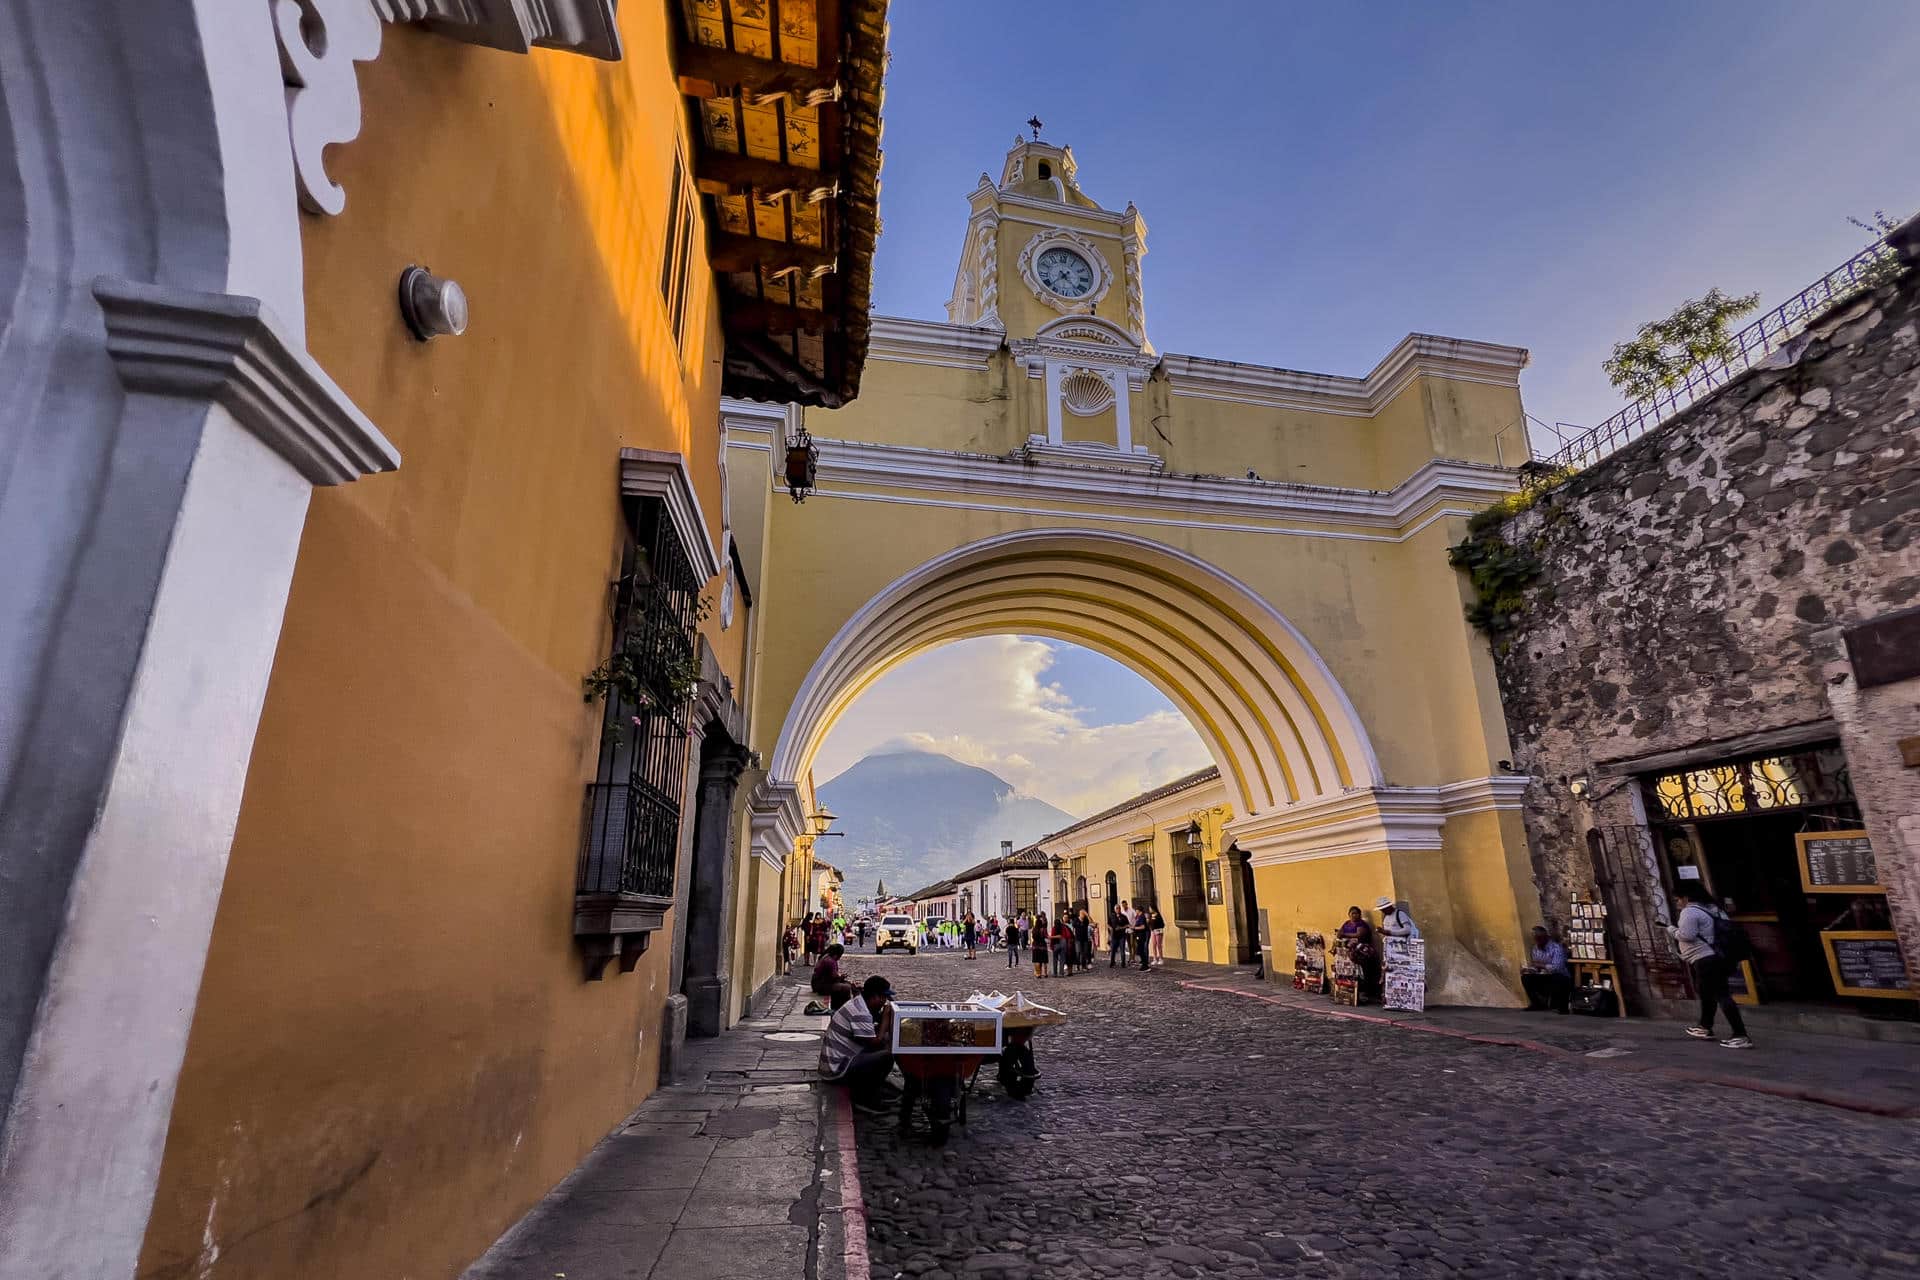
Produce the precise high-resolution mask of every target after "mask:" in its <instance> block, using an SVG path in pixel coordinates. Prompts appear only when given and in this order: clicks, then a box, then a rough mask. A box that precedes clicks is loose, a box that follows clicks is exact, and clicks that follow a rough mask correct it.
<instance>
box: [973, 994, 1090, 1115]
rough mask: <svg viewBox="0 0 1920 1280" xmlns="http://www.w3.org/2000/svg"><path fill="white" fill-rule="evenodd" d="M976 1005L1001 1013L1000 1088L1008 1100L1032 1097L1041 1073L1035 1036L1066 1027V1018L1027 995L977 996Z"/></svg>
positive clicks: (974, 995) (1064, 1015)
mask: <svg viewBox="0 0 1920 1280" xmlns="http://www.w3.org/2000/svg"><path fill="white" fill-rule="evenodd" d="M973 1003H974V1004H977V1005H980V1006H981V1007H982V1008H987V1009H998V1010H999V1011H1000V1026H1001V1030H1002V1033H1003V1039H1004V1040H1005V1046H1004V1047H1003V1048H1002V1049H1001V1050H1000V1071H999V1078H1000V1087H1001V1088H1003V1089H1005V1090H1006V1091H1007V1096H1008V1097H1009V1098H1014V1099H1024V1098H1026V1097H1027V1096H1029V1095H1030V1094H1032V1093H1033V1086H1034V1083H1035V1082H1036V1081H1037V1080H1039V1078H1040V1072H1039V1070H1038V1069H1037V1068H1036V1067H1035V1066H1034V1064H1033V1033H1034V1032H1035V1031H1038V1030H1039V1029H1040V1028H1041V1027H1057V1026H1061V1025H1063V1024H1064V1023H1065V1022H1066V1020H1067V1015H1066V1014H1064V1013H1062V1012H1060V1011H1059V1010H1058V1009H1049V1008H1048V1007H1047V1006H1045V1005H1043V1004H1038V1003H1036V1002H1035V1001H1033V1000H1030V999H1028V998H1027V995H1026V993H1025V992H1021V991H1016V992H1014V993H1013V994H1012V995H1010V996H1009V995H1002V994H1001V993H1000V992H998V991H994V992H991V993H987V994H982V993H980V992H977V991H976V992H975V993H974V994H973Z"/></svg>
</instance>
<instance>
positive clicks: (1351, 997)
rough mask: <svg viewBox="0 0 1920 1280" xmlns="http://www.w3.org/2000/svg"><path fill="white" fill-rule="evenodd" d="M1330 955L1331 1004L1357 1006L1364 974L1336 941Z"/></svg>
mask: <svg viewBox="0 0 1920 1280" xmlns="http://www.w3.org/2000/svg"><path fill="white" fill-rule="evenodd" d="M1332 955H1333V1002H1334V1003H1335V1004H1351V1005H1357V1004H1359V1003H1360V984H1361V982H1362V981H1364V980H1365V977H1366V975H1365V973H1364V972H1363V971H1362V970H1361V968H1360V966H1359V965H1357V964H1355V963H1354V962H1353V957H1352V956H1350V955H1348V954H1347V949H1346V948H1345V947H1343V946H1341V945H1340V942H1339V940H1338V939H1335V941H1334V944H1333V952H1332Z"/></svg>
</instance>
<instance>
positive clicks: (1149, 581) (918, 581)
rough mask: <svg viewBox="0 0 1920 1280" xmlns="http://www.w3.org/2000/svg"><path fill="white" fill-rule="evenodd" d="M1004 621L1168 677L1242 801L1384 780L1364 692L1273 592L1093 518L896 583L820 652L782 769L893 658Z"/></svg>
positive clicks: (794, 712) (806, 751) (974, 547)
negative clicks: (1350, 691)
mask: <svg viewBox="0 0 1920 1280" xmlns="http://www.w3.org/2000/svg"><path fill="white" fill-rule="evenodd" d="M1004 634H1023V635H1037V636H1042V637H1045V638H1047V639H1052V640H1059V641H1064V642H1067V643H1071V644H1076V645H1080V646H1082V647H1085V648H1088V649H1092V650H1094V651H1095V652H1098V653H1101V654H1104V655H1106V656H1107V657H1109V658H1112V659H1113V660H1114V661H1116V662H1119V663H1122V664H1123V665H1125V666H1127V667H1129V668H1131V669H1132V670H1133V671H1135V672H1137V673H1138V674H1139V675H1140V676H1141V677H1142V678H1144V679H1146V680H1147V681H1148V682H1149V683H1151V684H1153V685H1154V687H1156V688H1157V689H1159V690H1160V691H1161V692H1162V693H1163V694H1165V695H1166V696H1167V698H1168V699H1169V700H1171V701H1172V702H1173V704H1174V705H1175V706H1176V707H1177V708H1179V709H1180V711H1181V712H1182V713H1183V714H1184V715H1185V716H1186V717H1187V719H1188V721H1189V722H1190V723H1191V724H1192V725H1193V728H1194V730H1195V732H1196V733H1198V735H1199V736H1200V738H1201V740H1202V742H1203V743H1205V745H1206V747H1207V750H1208V752H1209V753H1210V754H1211V756H1212V757H1213V759H1214V761H1215V762H1216V763H1217V764H1218V765H1219V767H1220V773H1221V777H1222V779H1223V781H1224V783H1225V785H1226V788H1227V792H1228V795H1229V797H1230V798H1231V800H1232V801H1233V803H1234V805H1235V807H1236V809H1237V811H1238V812H1239V813H1241V814H1243V815H1246V814H1256V813H1264V812H1270V811H1272V810H1274V809H1276V808H1280V807H1284V806H1287V805H1291V804H1297V803H1300V802H1302V801H1307V800H1312V799H1316V798H1321V797H1326V796H1330V795H1338V794H1340V793H1341V792H1343V791H1348V790H1352V789H1354V788H1356V787H1370V786H1374V785H1376V784H1377V783H1378V782H1379V765H1378V762H1377V760H1376V758H1375V756H1374V752H1373V748H1372V745H1371V744H1370V743H1369V741H1368V739H1367V735H1366V732H1365V730H1364V728H1363V727H1362V726H1361V724H1360V721H1359V718H1358V717H1357V715H1355V713H1354V711H1353V707H1352V704H1351V703H1350V702H1349V701H1348V700H1347V698H1346V695H1345V693H1344V692H1343V691H1342V690H1341V689H1340V687H1339V685H1338V683H1337V682H1336V681H1335V680H1334V679H1333V677H1332V674H1331V672H1329V671H1328V670H1327V667H1326V664H1325V663H1324V662H1322V661H1321V660H1320V657H1319V655H1318V654H1316V653H1315V652H1314V651H1313V648H1312V646H1311V645H1309V644H1308V643H1307V642H1306V640H1305V639H1304V638H1303V637H1302V636H1301V635H1300V634H1299V633H1298V632H1297V631H1296V630H1295V629H1294V628H1293V627H1292V625H1291V624H1289V623H1288V622H1287V621H1286V619H1285V618H1284V617H1282V616H1281V615H1280V614H1279V613H1278V612H1277V611H1276V610H1275V609H1273V607H1272V606H1271V605H1270V604H1269V603H1267V602H1266V601H1265V600H1263V599H1261V598H1260V597H1259V596H1258V595H1257V594H1255V593H1254V592H1253V591H1251V590H1250V589H1249V588H1247V587H1246V586H1244V585H1243V584H1241V583H1240V582H1238V581H1237V580H1236V579H1234V578H1233V577H1232V576H1230V575H1228V574H1226V573H1224V572H1222V571H1220V570H1219V569H1217V568H1214V567H1212V566H1210V565H1207V564H1205V563H1204V562H1202V561H1199V560H1197V559H1195V558H1193V557H1191V556H1188V555H1186V554H1185V553H1183V552H1180V551H1176V550H1174V549H1173V548H1170V547H1167V546H1164V545H1162V544H1159V543H1154V542H1150V541H1147V540H1145V539H1141V538H1135V537H1129V536H1125V535H1120V534H1111V533H1099V532H1093V531H1084V530H1033V531H1028V532H1024V533H1017V534H1008V535H1004V536H1001V537H997V538H992V539H988V540H986V541H983V542H978V543H974V544H971V545H969V546H966V547H962V548H960V549H958V550H956V551H953V552H950V553H948V554H946V555H944V556H941V557H938V558H936V559H934V560H932V561H929V562H928V563H926V564H923V565H921V566H919V567H918V568H916V569H914V570H912V571H910V572H909V573H907V574H905V575H903V576H902V577H900V578H899V579H897V580H896V581H894V582H893V583H892V584H890V585H889V586H888V587H887V588H886V589H885V590H883V591H882V592H881V593H880V594H879V595H877V596H876V597H875V598H874V599H873V600H872V601H871V602H869V603H868V604H867V605H866V606H865V607H864V608H863V609H861V610H860V611H859V612H858V613H856V614H855V615H854V616H853V617H852V618H851V619H849V620H848V621H847V623H846V624H845V625H844V626H843V627H842V628H841V629H840V632H839V634H837V635H836V636H835V637H834V639H833V640H832V642H831V643H829V644H828V646H827V647H826V649H825V651H824V652H823V653H822V654H821V655H820V657H819V658H818V659H817V660H816V661H815V663H814V665H813V668H812V670H811V671H810V672H809V673H808V675H807V678H806V680H805V682H804V683H803V684H802V685H801V688H800V691H799V693H798V694H797V696H796V697H795V700H794V703H793V706H792V707H791V708H790V710H789V713H788V716H787V720H786V723H785V724H784V725H783V727H782V729H781V734H780V739H779V743H778V745H777V746H776V748H775V751H774V756H773V761H772V773H773V775H774V777H776V778H778V779H782V780H789V781H790V780H793V779H796V778H798V777H799V776H800V775H801V774H802V773H804V771H805V770H806V769H807V768H808V767H809V765H810V764H811V761H812V758H813V755H814V752H815V751H816V750H817V749H818V748H819V745H820V743H821V741H822V740H823V739H824V738H825V736H826V733H827V731H828V730H829V729H830V728H831V727H832V725H833V723H834V721H836V720H837V719H838V718H839V716H840V714H841V713H842V712H843V711H845V710H846V708H847V707H848V706H850V705H851V704H852V703H853V701H854V700H855V699H857V698H858V697H859V696H860V695H861V694H862V693H863V692H865V690H866V689H867V688H869V687H870V686H871V685H872V684H873V682H874V681H875V680H877V679H878V678H879V677H880V676H881V675H882V674H884V673H885V672H886V671H887V670H889V669H891V668H892V667H894V666H897V665H898V664H899V663H901V662H903V661H905V660H907V659H908V658H910V657H912V656H914V655H915V654H918V653H922V652H924V651H926V650H928V649H931V648H934V647H937V646H939V645H943V644H947V643H950V642H952V641H955V640H963V639H970V638H974V637H978V636H986V635H1004Z"/></svg>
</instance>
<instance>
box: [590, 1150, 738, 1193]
mask: <svg viewBox="0 0 1920 1280" xmlns="http://www.w3.org/2000/svg"><path fill="white" fill-rule="evenodd" d="M707 1163H708V1159H707V1157H706V1156H667V1157H659V1156H646V1157H640V1158H635V1159H630V1160H601V1161H595V1162H594V1163H593V1164H592V1165H590V1166H588V1172H587V1173H586V1174H585V1175H584V1176H583V1178H582V1182H581V1185H582V1186H583V1187H586V1188H590V1189H591V1190H593V1191H660V1190H669V1189H672V1188H675V1187H691V1186H693V1185H694V1184H695V1183H697V1182H699V1181H700V1175H701V1173H702V1172H704V1171H705V1169H706V1167H707Z"/></svg>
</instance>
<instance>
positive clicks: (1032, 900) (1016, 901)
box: [1012, 879, 1040, 915]
mask: <svg viewBox="0 0 1920 1280" xmlns="http://www.w3.org/2000/svg"><path fill="white" fill-rule="evenodd" d="M1012 883H1013V914H1015V915H1019V914H1020V913H1021V912H1022V911H1024V912H1026V913H1027V914H1028V915H1032V914H1033V913H1034V912H1036V911H1038V910H1039V909H1040V882H1039V881H1038V880H1027V879H1020V880H1015V881H1013V882H1012Z"/></svg>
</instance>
